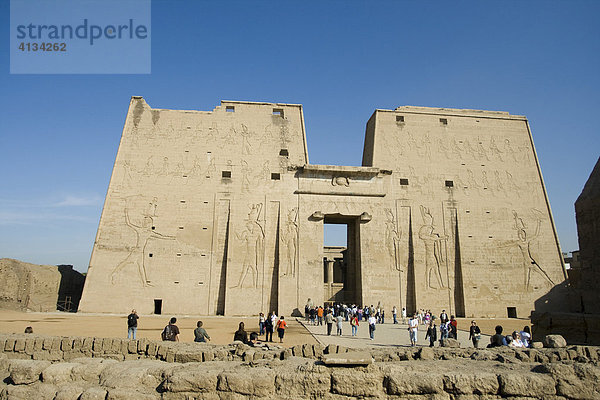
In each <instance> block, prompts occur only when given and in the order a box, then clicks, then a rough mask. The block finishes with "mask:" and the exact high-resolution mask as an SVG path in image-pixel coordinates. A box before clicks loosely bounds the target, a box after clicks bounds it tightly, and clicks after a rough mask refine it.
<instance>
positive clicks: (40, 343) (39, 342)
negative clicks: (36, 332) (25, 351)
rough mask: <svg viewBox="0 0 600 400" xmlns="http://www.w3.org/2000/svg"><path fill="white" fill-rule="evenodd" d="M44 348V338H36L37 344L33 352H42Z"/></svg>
mask: <svg viewBox="0 0 600 400" xmlns="http://www.w3.org/2000/svg"><path fill="white" fill-rule="evenodd" d="M43 347H44V338H43V337H36V338H35V343H34V344H33V350H34V351H40V350H42V348H43Z"/></svg>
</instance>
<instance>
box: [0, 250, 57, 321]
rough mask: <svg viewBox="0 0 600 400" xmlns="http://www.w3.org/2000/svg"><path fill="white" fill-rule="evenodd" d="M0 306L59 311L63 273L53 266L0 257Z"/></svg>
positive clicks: (16, 308)
mask: <svg viewBox="0 0 600 400" xmlns="http://www.w3.org/2000/svg"><path fill="white" fill-rule="evenodd" d="M0 281H1V282H2V285H0V307H2V308H10V309H15V310H31V311H56V302H57V300H58V293H59V285H60V281H61V274H60V272H59V271H58V268H57V267H55V266H51V265H35V264H29V263H25V262H22V261H18V260H13V259H10V258H2V259H0Z"/></svg>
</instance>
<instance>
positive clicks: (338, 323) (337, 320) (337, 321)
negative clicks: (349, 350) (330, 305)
mask: <svg viewBox="0 0 600 400" xmlns="http://www.w3.org/2000/svg"><path fill="white" fill-rule="evenodd" d="M343 322H344V317H342V316H341V315H340V314H338V316H337V317H335V324H336V328H337V334H338V336H342V323H343Z"/></svg>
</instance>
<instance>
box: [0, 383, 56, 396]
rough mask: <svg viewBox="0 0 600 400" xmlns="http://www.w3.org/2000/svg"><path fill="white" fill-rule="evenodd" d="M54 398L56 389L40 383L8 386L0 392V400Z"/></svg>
mask: <svg viewBox="0 0 600 400" xmlns="http://www.w3.org/2000/svg"><path fill="white" fill-rule="evenodd" d="M55 397H56V387H54V386H53V385H44V384H43V383H41V382H38V383H33V384H31V385H17V386H13V385H8V386H5V388H4V390H2V391H0V399H3V400H4V399H8V400H32V399H35V400H53V399H54V398H55Z"/></svg>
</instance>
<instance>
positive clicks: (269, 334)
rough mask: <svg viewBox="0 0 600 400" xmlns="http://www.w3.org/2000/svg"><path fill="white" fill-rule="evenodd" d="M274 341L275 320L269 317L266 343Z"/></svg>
mask: <svg viewBox="0 0 600 400" xmlns="http://www.w3.org/2000/svg"><path fill="white" fill-rule="evenodd" d="M272 341H273V320H272V319H271V316H268V317H267V319H266V320H265V342H272Z"/></svg>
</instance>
